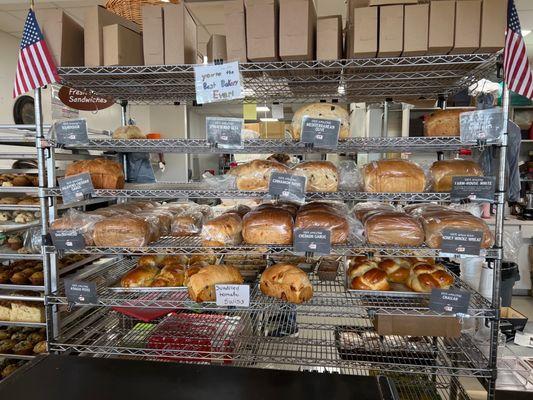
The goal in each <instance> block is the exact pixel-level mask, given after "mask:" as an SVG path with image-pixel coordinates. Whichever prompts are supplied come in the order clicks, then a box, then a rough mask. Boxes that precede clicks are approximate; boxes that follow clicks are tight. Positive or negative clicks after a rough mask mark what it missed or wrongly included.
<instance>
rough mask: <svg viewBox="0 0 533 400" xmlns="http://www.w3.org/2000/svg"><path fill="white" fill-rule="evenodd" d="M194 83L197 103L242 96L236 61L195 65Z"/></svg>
mask: <svg viewBox="0 0 533 400" xmlns="http://www.w3.org/2000/svg"><path fill="white" fill-rule="evenodd" d="M194 84H195V87H196V102H197V103H198V104H205V103H216V102H219V101H228V100H235V99H242V98H243V97H244V96H243V90H242V83H241V73H240V71H239V63H238V62H236V61H235V62H230V63H227V64H221V65H196V66H195V67H194Z"/></svg>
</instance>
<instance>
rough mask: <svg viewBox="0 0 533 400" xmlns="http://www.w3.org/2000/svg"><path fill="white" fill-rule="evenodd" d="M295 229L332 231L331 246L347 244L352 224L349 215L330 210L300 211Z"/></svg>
mask: <svg viewBox="0 0 533 400" xmlns="http://www.w3.org/2000/svg"><path fill="white" fill-rule="evenodd" d="M294 228H295V229H312V228H323V229H329V230H330V231H331V244H344V243H347V242H348V240H349V237H350V224H349V221H348V217H347V214H341V213H336V212H334V211H330V210H329V209H327V208H325V209H319V208H313V209H307V210H303V211H302V210H300V211H299V212H298V214H297V215H296V220H295V222H294Z"/></svg>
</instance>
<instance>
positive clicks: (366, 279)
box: [350, 268, 390, 290]
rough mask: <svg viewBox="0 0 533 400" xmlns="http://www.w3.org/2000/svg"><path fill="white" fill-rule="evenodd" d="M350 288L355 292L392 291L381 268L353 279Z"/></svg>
mask: <svg viewBox="0 0 533 400" xmlns="http://www.w3.org/2000/svg"><path fill="white" fill-rule="evenodd" d="M350 287H351V288H352V289H355V290H390V285H389V282H388V281H387V274H386V273H385V272H384V271H382V270H380V269H379V268H372V269H369V270H368V271H366V272H365V273H364V274H362V275H359V276H356V277H355V278H354V279H352V282H351V284H350Z"/></svg>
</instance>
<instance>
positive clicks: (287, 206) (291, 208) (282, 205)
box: [254, 202, 299, 217]
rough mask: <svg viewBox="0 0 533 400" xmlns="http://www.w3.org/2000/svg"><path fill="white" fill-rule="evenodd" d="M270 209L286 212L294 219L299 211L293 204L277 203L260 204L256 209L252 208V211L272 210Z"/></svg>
mask: <svg viewBox="0 0 533 400" xmlns="http://www.w3.org/2000/svg"><path fill="white" fill-rule="evenodd" d="M272 207H274V208H281V209H283V210H287V211H288V212H289V213H290V214H291V215H292V216H293V217H296V214H297V213H298V209H299V207H298V206H297V205H296V204H293V203H283V202H277V203H263V204H260V205H258V206H257V207H256V208H254V211H259V210H264V209H265V208H272Z"/></svg>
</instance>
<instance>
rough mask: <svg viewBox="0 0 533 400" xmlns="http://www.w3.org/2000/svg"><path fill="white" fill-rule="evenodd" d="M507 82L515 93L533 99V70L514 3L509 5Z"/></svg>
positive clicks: (506, 46)
mask: <svg viewBox="0 0 533 400" xmlns="http://www.w3.org/2000/svg"><path fill="white" fill-rule="evenodd" d="M503 70H504V75H505V83H506V84H507V86H508V87H509V89H510V90H512V91H513V92H515V93H518V94H520V95H522V96H525V97H527V98H528V99H533V72H532V71H531V66H530V65H529V60H528V59H527V53H526V44H525V42H524V38H523V37H522V32H521V29H520V20H519V19H518V13H517V12H516V7H515V5H514V0H509V3H508V6H507V35H506V38H505V49H504V52H503Z"/></svg>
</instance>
